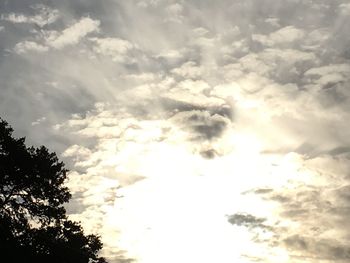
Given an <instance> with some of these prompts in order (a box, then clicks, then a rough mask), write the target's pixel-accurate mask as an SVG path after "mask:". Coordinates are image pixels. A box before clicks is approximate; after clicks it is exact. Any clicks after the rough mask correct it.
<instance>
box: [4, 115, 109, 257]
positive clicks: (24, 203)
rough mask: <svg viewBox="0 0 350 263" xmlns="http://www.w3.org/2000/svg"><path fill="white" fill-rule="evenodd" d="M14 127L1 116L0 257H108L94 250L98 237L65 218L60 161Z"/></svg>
mask: <svg viewBox="0 0 350 263" xmlns="http://www.w3.org/2000/svg"><path fill="white" fill-rule="evenodd" d="M12 132H13V129H12V128H11V127H10V126H9V125H8V123H7V122H6V121H4V120H2V119H1V118H0V262H7V263H17V262H18V263H22V262H23V263H24V262H38V263H41V262H45V263H102V262H106V261H105V260H104V259H103V258H101V257H99V256H98V252H99V250H100V249H101V248H102V243H101V241H100V239H99V237H97V236H95V235H85V234H84V232H83V229H82V227H81V226H80V224H78V223H76V222H73V221H70V220H69V219H68V218H67V215H66V210H65V209H64V207H63V204H64V203H66V202H68V201H69V199H70V197H71V195H70V193H69V190H68V188H67V187H65V186H64V181H65V180H66V177H67V175H66V173H67V170H66V169H65V168H64V164H63V163H62V162H60V161H59V160H58V158H57V156H56V154H55V153H50V152H49V151H48V149H47V148H45V147H44V146H42V147H40V148H34V147H27V146H26V145H25V139H24V138H19V139H16V138H14V137H12ZM5 258H6V261H4V259H5Z"/></svg>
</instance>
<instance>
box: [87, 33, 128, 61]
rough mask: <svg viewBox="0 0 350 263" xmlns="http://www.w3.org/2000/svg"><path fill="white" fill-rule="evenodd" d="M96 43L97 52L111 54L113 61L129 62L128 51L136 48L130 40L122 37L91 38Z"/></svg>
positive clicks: (95, 49)
mask: <svg viewBox="0 0 350 263" xmlns="http://www.w3.org/2000/svg"><path fill="white" fill-rule="evenodd" d="M90 40H91V41H93V42H94V43H95V44H96V45H95V46H94V51H95V52H96V53H99V54H102V55H105V56H110V57H111V58H112V60H113V61H117V62H127V60H128V59H129V58H128V57H127V55H128V52H130V51H131V50H133V49H134V45H133V44H131V43H130V42H129V41H127V40H124V39H120V38H91V39H90Z"/></svg>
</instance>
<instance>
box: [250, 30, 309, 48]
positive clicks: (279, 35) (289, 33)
mask: <svg viewBox="0 0 350 263" xmlns="http://www.w3.org/2000/svg"><path fill="white" fill-rule="evenodd" d="M304 36H305V32H304V30H302V29H299V28H295V27H293V26H287V27H284V28H281V29H279V30H277V31H275V32H272V33H271V34H269V35H267V36H266V35H261V34H254V35H252V38H253V40H255V41H258V42H260V43H261V44H263V45H265V46H269V47H273V46H278V45H283V44H289V45H290V44H292V43H294V42H297V41H300V40H302V39H303V37H304Z"/></svg>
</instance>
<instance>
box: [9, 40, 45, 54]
mask: <svg viewBox="0 0 350 263" xmlns="http://www.w3.org/2000/svg"><path fill="white" fill-rule="evenodd" d="M14 50H15V52H16V53H18V54H23V53H27V52H29V51H35V52H39V53H40V52H46V51H48V50H49V48H48V47H47V46H43V45H41V44H38V43H36V42H33V41H24V42H20V43H17V44H16V46H15V48H14Z"/></svg>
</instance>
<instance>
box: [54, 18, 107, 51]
mask: <svg viewBox="0 0 350 263" xmlns="http://www.w3.org/2000/svg"><path fill="white" fill-rule="evenodd" d="M99 26H100V21H98V20H93V19H91V18H89V17H84V18H81V19H80V20H79V21H78V22H76V23H75V24H73V25H71V26H69V27H68V28H66V29H64V30H63V31H62V32H60V33H56V34H51V36H49V37H48V39H47V44H48V45H49V46H51V47H54V48H56V49H61V48H63V47H65V46H68V45H74V44H77V43H78V42H79V41H80V40H81V39H82V38H83V37H85V36H86V35H88V34H89V33H92V32H97V31H99Z"/></svg>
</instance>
